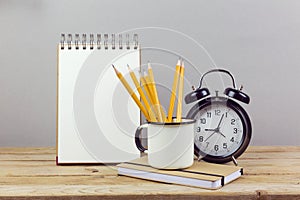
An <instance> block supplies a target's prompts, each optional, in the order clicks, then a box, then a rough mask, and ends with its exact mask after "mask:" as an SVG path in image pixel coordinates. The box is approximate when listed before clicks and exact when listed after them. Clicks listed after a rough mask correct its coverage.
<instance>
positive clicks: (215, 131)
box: [204, 131, 216, 142]
mask: <svg viewBox="0 0 300 200" xmlns="http://www.w3.org/2000/svg"><path fill="white" fill-rule="evenodd" d="M215 133H216V131H214V132H213V133H212V134H210V135H209V136H208V138H206V139H205V140H204V142H206V141H207V140H208V139H209V138H210V137H211V136H213V134H215Z"/></svg>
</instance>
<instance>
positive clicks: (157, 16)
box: [0, 0, 300, 146]
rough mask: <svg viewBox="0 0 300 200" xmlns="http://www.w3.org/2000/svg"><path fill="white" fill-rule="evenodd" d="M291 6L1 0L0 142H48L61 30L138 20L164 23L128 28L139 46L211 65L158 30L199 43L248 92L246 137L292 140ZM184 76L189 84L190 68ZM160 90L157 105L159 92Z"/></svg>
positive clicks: (296, 17) (295, 9)
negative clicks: (136, 36) (249, 121)
mask: <svg viewBox="0 0 300 200" xmlns="http://www.w3.org/2000/svg"><path fill="white" fill-rule="evenodd" d="M299 10H300V1H296V0H294V1H293V0H285V1H280V0H246V1H240V0H226V1H216V0H210V1H191V0H186V1H179V0H174V1H144V0H142V1H138V0H136V1H134V0H127V1H121V0H120V1H116V0H115V1H113V0H112V1H109V0H102V1H93V0H86V1H79V0H75V1H66V0H60V1H58V0H26V1H21V0H20V1H17V0H10V1H8V0H0V24H1V31H0V47H1V48H0V88H1V90H0V91H1V92H0V94H1V95H0V146H54V145H55V131H56V113H55V112H56V45H57V43H58V42H59V40H60V34H61V33H119V32H122V31H126V30H129V29H134V28H141V27H162V28H165V29H162V30H160V29H153V28H152V29H151V28H150V29H142V31H141V30H137V31H136V32H138V33H140V40H141V44H142V46H145V47H146V46H151V45H153V46H158V47H162V46H163V47H168V48H170V49H172V48H174V47H175V46H176V47H177V49H180V50H179V53H180V52H181V53H182V54H184V57H185V58H187V59H189V60H190V61H191V62H193V63H194V65H195V66H199V72H200V73H203V72H204V71H206V70H208V69H211V67H212V66H213V62H212V61H211V60H210V59H208V56H207V55H206V54H205V53H204V51H197V49H198V50H199V46H197V47H191V46H192V45H194V44H195V43H193V42H191V40H189V39H187V38H186V37H182V35H180V34H177V33H176V32H174V31H173V32H172V31H170V30H166V28H167V29H173V30H175V31H179V32H182V33H185V34H186V35H187V36H189V37H191V38H193V39H194V40H195V41H197V42H199V43H201V44H202V45H203V46H204V47H205V48H206V50H207V51H208V52H209V54H210V55H211V57H212V58H213V61H214V64H216V65H217V66H226V68H227V69H229V70H230V71H232V73H233V74H234V75H235V77H236V79H237V82H238V84H241V83H242V84H243V85H244V87H245V90H244V91H245V92H246V93H248V94H249V95H250V96H251V98H252V102H251V104H250V105H246V106H244V107H245V108H246V110H247V111H248V112H249V114H250V115H251V119H252V123H253V139H252V144H253V145H299V144H300V126H298V125H299V123H300V118H299V114H300V112H299V111H300V104H299V102H300V93H299V83H300V81H299V76H300V59H299V52H300V39H299V37H300V12H299ZM153 31H154V32H153ZM168 35H170V37H168ZM176 37H179V39H178V40H176ZM172 39H174V40H172ZM180 39H183V40H180ZM184 39H186V40H187V42H184ZM164 42H166V44H164ZM189 42H190V43H189ZM162 44H163V45H162ZM178 46H179V48H178ZM171 57H172V56H169V57H168V56H165V57H164V56H163V54H159V53H158V51H152V52H151V51H145V53H144V59H148V58H152V59H153V60H152V61H153V62H160V61H161V60H164V58H165V62H166V63H168V64H169V65H172V64H173V63H174V64H175V62H176V59H174V58H173V57H172V58H171ZM175 58H176V57H175ZM172 62H173V63H172ZM157 69H158V68H156V71H157ZM187 76H190V77H191V78H190V80H189V81H190V82H191V84H195V85H196V86H197V85H198V79H199V76H198V75H197V74H196V75H195V74H193V73H192V72H188V73H187ZM170 77H172V76H170ZM159 78H160V79H164V78H163V77H161V76H160V77H159ZM168 79H170V81H171V78H168ZM222 84H227V82H225V81H224V83H222ZM228 84H229V82H228ZM186 89H187V90H185V91H186V92H185V93H187V92H189V90H190V89H189V88H186ZM162 98H163V103H166V102H167V97H165V96H163V95H162ZM186 109H187V108H185V110H186Z"/></svg>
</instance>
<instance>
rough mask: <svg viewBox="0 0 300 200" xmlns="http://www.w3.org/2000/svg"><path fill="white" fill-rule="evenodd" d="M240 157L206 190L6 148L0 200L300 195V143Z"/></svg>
mask: <svg viewBox="0 0 300 200" xmlns="http://www.w3.org/2000/svg"><path fill="white" fill-rule="evenodd" d="M238 162H239V165H240V166H242V167H243V168H244V172H245V174H244V175H243V176H242V177H240V178H239V179H238V180H236V181H234V182H232V183H230V184H228V185H226V186H224V187H223V188H221V189H219V190H205V189H200V188H195V187H187V186H179V185H174V184H165V183H158V182H152V181H146V180H141V179H133V178H130V177H125V176H118V175H117V170H116V167H115V166H114V165H79V166H56V164H55V148H50V147H49V148H46V147H45V148H0V199H27V198H28V199H100V198H101V199H183V198H184V199H300V147H296V146H273V147H265V146H263V147H261V146H260V147H256V146H251V147H249V148H248V150H247V151H246V153H244V154H243V155H242V156H241V157H240V158H239V159H238ZM229 164H230V165H232V163H229Z"/></svg>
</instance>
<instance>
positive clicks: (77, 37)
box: [75, 34, 80, 49]
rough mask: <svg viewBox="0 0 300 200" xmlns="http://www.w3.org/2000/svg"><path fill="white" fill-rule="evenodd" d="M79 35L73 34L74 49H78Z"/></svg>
mask: <svg viewBox="0 0 300 200" xmlns="http://www.w3.org/2000/svg"><path fill="white" fill-rule="evenodd" d="M79 40H80V38H79V34H75V49H79Z"/></svg>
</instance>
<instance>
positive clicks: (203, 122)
mask: <svg viewBox="0 0 300 200" xmlns="http://www.w3.org/2000/svg"><path fill="white" fill-rule="evenodd" d="M194 118H195V119H197V121H196V125H195V146H196V147H197V148H198V149H199V150H200V152H201V154H204V155H211V156H216V157H218V156H221V157H226V156H229V155H231V154H233V153H234V152H236V151H237V150H238V149H239V148H240V146H241V145H242V143H243V140H244V134H243V132H244V127H243V122H242V119H241V117H240V116H239V115H238V114H237V112H236V111H235V110H234V109H232V108H230V107H228V106H227V105H226V104H224V103H220V102H219V103H218V102H214V103H211V104H208V105H207V106H205V107H203V108H202V109H201V110H199V111H198V112H197V114H196V115H195V116H194Z"/></svg>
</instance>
